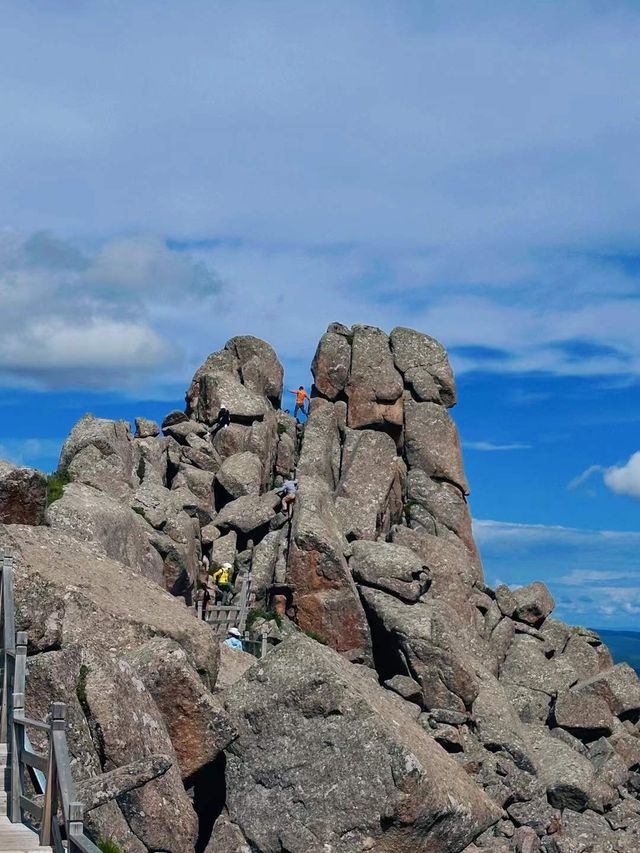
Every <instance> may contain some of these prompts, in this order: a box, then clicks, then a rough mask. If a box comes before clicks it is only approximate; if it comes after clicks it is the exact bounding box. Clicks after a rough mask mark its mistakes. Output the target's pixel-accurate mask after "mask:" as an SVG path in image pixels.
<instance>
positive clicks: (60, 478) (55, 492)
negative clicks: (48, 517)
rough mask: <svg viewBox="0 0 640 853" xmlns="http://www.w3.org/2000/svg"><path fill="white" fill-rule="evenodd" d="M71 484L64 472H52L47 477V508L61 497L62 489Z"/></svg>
mask: <svg viewBox="0 0 640 853" xmlns="http://www.w3.org/2000/svg"><path fill="white" fill-rule="evenodd" d="M70 482H71V478H70V477H69V475H68V474H67V472H66V471H54V472H53V474H48V475H47V506H51V504H52V503H53V502H54V501H57V500H58V499H59V498H61V497H62V493H63V491H64V487H65V486H67V485H68V484H69V483H70Z"/></svg>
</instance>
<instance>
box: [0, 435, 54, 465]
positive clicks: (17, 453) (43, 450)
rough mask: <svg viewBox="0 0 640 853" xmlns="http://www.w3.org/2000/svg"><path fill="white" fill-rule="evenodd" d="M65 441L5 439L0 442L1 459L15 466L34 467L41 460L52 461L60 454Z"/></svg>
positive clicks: (51, 439)
mask: <svg viewBox="0 0 640 853" xmlns="http://www.w3.org/2000/svg"><path fill="white" fill-rule="evenodd" d="M62 443H63V439H55V438H5V439H3V440H2V442H0V459H7V460H8V461H9V462H13V463H14V465H32V464H34V462H33V460H36V463H37V461H38V460H40V459H51V458H52V457H55V458H56V459H57V457H58V456H59V454H60V449H61V447H62Z"/></svg>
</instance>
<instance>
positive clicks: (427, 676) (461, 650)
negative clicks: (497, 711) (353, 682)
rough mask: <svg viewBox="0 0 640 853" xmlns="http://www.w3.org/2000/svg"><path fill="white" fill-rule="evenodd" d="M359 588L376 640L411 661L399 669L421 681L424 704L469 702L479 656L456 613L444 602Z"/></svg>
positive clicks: (454, 706)
mask: <svg viewBox="0 0 640 853" xmlns="http://www.w3.org/2000/svg"><path fill="white" fill-rule="evenodd" d="M360 593H361V596H362V599H363V601H364V603H365V607H366V612H367V614H368V616H369V619H370V621H371V622H372V623H373V624H374V625H375V626H376V630H377V636H378V637H379V641H378V642H379V643H380V644H381V645H383V646H384V649H385V654H387V655H388V654H389V653H390V652H391V651H392V650H393V649H395V650H396V654H398V652H400V653H401V654H400V655H398V657H399V658H400V659H402V660H404V661H406V665H408V667H409V671H408V672H405V673H401V674H406V675H410V676H411V677H412V678H413V679H415V681H417V682H418V683H419V684H420V685H421V686H422V691H423V697H424V698H423V703H424V706H425V708H449V709H451V710H454V711H463V712H464V711H465V710H466V709H467V708H469V707H470V706H471V704H472V703H473V701H474V699H475V698H476V696H477V694H478V690H479V683H478V678H477V675H476V667H475V665H474V664H477V662H476V661H475V658H474V656H473V645H472V641H471V635H470V632H468V631H466V630H465V628H464V626H463V625H462V623H461V622H460V620H459V619H458V617H457V615H456V613H455V612H454V611H453V610H452V609H451V608H450V607H449V606H448V605H447V604H446V603H445V602H432V601H429V602H425V603H418V604H404V603H403V602H400V601H398V599H397V598H395V597H394V596H391V595H388V594H387V593H384V592H380V591H379V590H376V589H370V588H368V587H361V590H360ZM381 632H382V635H381ZM375 653H376V648H375V646H374V655H375ZM383 674H385V673H383Z"/></svg>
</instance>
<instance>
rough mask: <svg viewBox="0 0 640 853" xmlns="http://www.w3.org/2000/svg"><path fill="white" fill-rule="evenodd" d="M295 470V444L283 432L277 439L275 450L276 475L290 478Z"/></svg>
mask: <svg viewBox="0 0 640 853" xmlns="http://www.w3.org/2000/svg"><path fill="white" fill-rule="evenodd" d="M295 468H296V443H295V440H294V439H293V438H291V436H290V435H289V434H288V433H286V432H284V433H282V435H281V436H280V438H279V439H278V446H277V448H276V474H279V475H280V476H281V477H284V478H285V479H286V478H290V477H291V476H292V474H293V473H294V471H295Z"/></svg>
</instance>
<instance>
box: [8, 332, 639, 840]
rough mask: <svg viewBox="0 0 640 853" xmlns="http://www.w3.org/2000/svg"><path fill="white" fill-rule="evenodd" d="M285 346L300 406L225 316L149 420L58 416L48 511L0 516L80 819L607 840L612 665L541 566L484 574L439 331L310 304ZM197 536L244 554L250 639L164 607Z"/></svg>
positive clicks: (632, 697)
mask: <svg viewBox="0 0 640 853" xmlns="http://www.w3.org/2000/svg"><path fill="white" fill-rule="evenodd" d="M312 370H313V374H314V380H315V381H314V386H313V390H312V400H311V405H310V414H309V417H308V420H306V422H305V424H304V425H302V424H298V423H297V422H296V419H295V418H294V417H292V416H291V415H290V414H288V413H286V412H283V411H280V410H279V406H280V401H281V395H282V375H283V371H282V367H281V365H280V364H279V362H278V360H277V358H276V356H275V353H274V351H273V350H272V348H271V347H270V346H269V345H268V344H266V343H264V342H262V341H258V340H257V339H255V338H250V337H239V338H233V339H232V340H230V341H229V342H228V343H227V344H226V345H225V347H224V348H223V349H222V350H220V351H219V352H216V353H213V354H212V355H210V356H209V358H208V359H207V360H206V362H205V363H204V364H203V365H202V366H201V367H200V368H199V369H198V370H197V371H196V374H195V376H194V379H193V382H192V383H191V386H190V388H189V390H188V392H187V405H186V410H185V411H184V412H180V411H177V410H174V411H172V412H169V413H168V415H167V416H166V417H165V418H164V420H163V421H162V426H161V430H160V428H159V427H158V425H157V424H155V423H154V422H150V421H147V420H146V419H143V418H139V419H138V420H137V421H136V433H135V436H132V434H131V431H130V428H129V426H128V424H125V423H124V422H114V421H107V420H103V419H97V418H94V417H93V416H86V417H85V418H83V419H82V420H81V421H80V422H79V423H78V424H77V425H76V427H74V429H73V430H72V433H71V435H70V436H69V439H68V440H67V442H66V443H65V446H64V448H63V452H62V455H61V461H60V469H61V472H63V473H65V474H66V475H67V476H68V478H69V480H70V481H71V482H70V484H69V485H68V486H66V488H65V492H64V495H63V496H62V497H61V498H60V499H59V500H57V501H56V502H54V503H53V504H52V505H51V507H50V508H49V510H48V514H47V520H48V523H49V525H50V526H49V527H48V528H47V527H38V528H36V527H28V526H19V525H11V526H9V527H7V528H5V529H3V530H2V532H1V534H0V543H2V542H7V543H9V544H10V545H11V547H12V548H13V549H14V550H15V551H16V553H17V556H18V571H17V580H16V598H17V602H18V616H17V621H18V624H19V627H20V628H24V629H25V630H27V631H28V632H29V642H30V646H29V649H30V660H29V671H30V678H31V679H32V682H31V683H32V684H35V685H36V686H37V688H38V693H37V695H36V696H35V697H34V696H31V697H30V698H29V697H28V700H27V701H28V704H29V706H30V709H31V714H32V715H33V716H38V717H42V716H44V715H45V713H46V703H47V702H48V700H49V699H51V698H55V699H63V700H64V701H66V702H67V703H68V706H69V721H70V726H69V741H70V749H71V753H72V756H73V761H74V774H75V776H76V777H77V778H76V781H77V784H78V788H79V790H86V791H88V792H89V793H90V792H91V791H94V792H95V798H96V801H95V807H94V808H92V809H91V810H90V811H89V812H88V814H87V825H88V826H89V827H90V829H91V831H92V832H93V834H94V835H95V836H96V837H98V836H99V835H101V836H104V837H109V836H113V837H114V839H115V840H116V841H117V842H118V843H119V844H120V846H121V847H122V849H123V850H127V851H132V853H146V851H152V850H166V851H171V853H173V851H176V853H194V851H195V850H197V851H198V853H202V851H205V853H207V851H208V853H222V851H224V853H249V851H251V853H263V851H264V853H268V851H271V850H273V851H274V853H275V851H278V853H282V851H284V850H288V851H291V852H292V853H294V851H305V853H306V851H310V852H311V853H314V851H318V853H320V851H321V853H329V851H331V853H363V851H365V850H376V851H378V850H379V851H382V853H391V851H394V853H395V851H398V853H404V851H407V853H408V851H412V853H413V851H423V853H427V851H433V853H435V851H452V853H453V851H462V850H466V851H467V853H474V852H475V853H477V851H478V850H489V851H493V853H498V851H505V853H517V851H521V853H524V851H527V853H534V852H535V851H538V853H540V851H541V853H586V850H587V849H589V845H591V848H592V851H593V853H596V851H600V850H602V851H612V853H630V851H632V850H633V851H635V850H636V849H637V848H638V844H637V842H638V833H639V832H640V728H639V719H640V682H638V679H637V677H636V676H635V673H634V672H633V671H632V670H631V669H630V667H627V666H626V665H620V664H618V665H614V663H613V661H612V660H611V656H610V655H609V653H608V651H607V649H606V647H605V646H604V645H603V644H602V642H601V641H600V638H599V637H598V636H597V634H595V633H594V632H593V631H589V630H587V629H583V628H573V627H571V626H570V625H567V624H565V623H563V622H559V621H558V620H555V619H553V618H552V612H553V607H554V602H553V598H552V596H551V595H550V593H549V591H548V590H547V589H546V587H545V586H544V585H543V584H539V583H532V584H529V585H528V586H524V587H520V588H517V589H513V590H512V589H510V588H509V587H507V586H505V585H502V586H499V587H498V588H497V589H496V590H493V589H492V588H490V587H489V586H488V585H487V584H486V583H485V580H484V575H483V571H482V564H481V561H480V557H479V554H478V551H477V548H476V546H475V542H474V539H473V533H472V526H471V516H470V512H469V505H468V500H467V499H468V493H469V485H468V482H467V479H466V476H465V472H464V466H463V462H462V455H461V450H460V441H459V438H458V434H457V430H456V427H455V423H454V420H453V419H452V417H451V416H450V414H449V412H448V409H449V408H450V407H451V406H453V405H454V404H455V402H456V388H455V381H454V378H453V373H452V371H451V367H450V365H449V361H448V358H447V355H446V352H445V350H444V349H443V348H442V346H441V345H440V344H439V343H438V342H437V341H435V340H434V339H433V338H430V337H429V336H427V335H424V334H421V333H419V332H416V331H413V330H410V329H405V328H398V329H394V330H393V331H392V332H391V334H390V335H386V334H385V333H384V332H383V331H382V330H380V329H377V328H374V327H371V326H360V325H358V326H354V327H352V328H348V327H346V326H342V325H340V324H337V323H334V324H332V325H331V326H330V327H329V328H328V330H327V332H326V333H325V335H323V337H322V339H321V341H320V344H319V346H318V349H317V352H316V355H315V358H314V361H313V365H312ZM296 384H297V383H296ZM221 406H225V407H226V408H228V409H229V412H230V424H229V425H228V426H223V427H221V428H218V427H217V426H214V422H215V420H216V418H217V415H218V411H219V409H220V407H221ZM160 432H162V434H160ZM292 475H293V476H295V477H296V478H297V479H298V483H299V490H298V494H297V497H296V500H295V502H294V504H293V517H292V519H291V520H289V519H288V518H287V515H286V513H285V512H284V511H283V507H282V504H281V496H280V493H279V486H280V484H281V483H282V480H283V478H285V477H287V478H288V477H290V476H292ZM40 482H41V480H40ZM0 494H2V492H1V490H0ZM23 503H25V505H27V504H28V503H29V501H28V500H26V498H25V499H23ZM36 503H37V501H36ZM0 506H1V502H0ZM14 507H15V501H14ZM14 511H15V509H14ZM33 517H34V516H31V517H30V519H29V523H35V522H33V521H32V518H33ZM12 520H14V521H15V516H13V517H12ZM203 556H205V557H206V558H207V559H208V560H209V561H210V563H211V564H212V565H214V566H215V565H217V564H220V563H223V562H224V563H229V564H230V565H231V566H232V568H233V570H234V573H235V581H234V583H235V594H236V596H238V593H239V591H240V588H241V585H242V581H243V580H244V579H249V581H250V584H251V587H250V589H251V598H250V600H251V604H252V606H253V607H254V608H255V609H257V610H258V612H256V613H254V614H253V615H252V616H251V618H250V620H249V621H250V622H251V621H253V625H254V627H255V626H263V625H264V626H268V627H269V630H270V632H271V633H270V642H271V643H273V642H275V643H280V646H279V648H278V649H277V650H276V651H272V652H270V653H269V655H268V656H267V658H266V659H264V660H261V661H259V662H256V661H255V658H253V657H252V656H250V655H246V654H244V653H243V652H239V651H235V650H232V649H230V648H228V647H227V646H225V645H224V644H223V645H222V648H221V650H220V649H219V647H218V641H217V639H216V638H215V637H213V635H212V633H211V631H210V629H209V628H208V627H207V626H206V625H204V624H203V623H199V622H198V621H197V620H196V619H195V617H194V613H193V610H192V609H191V608H190V607H188V606H187V605H188V604H190V602H191V601H192V597H193V592H194V590H195V587H196V584H197V583H198V580H199V579H200V580H202V579H203V578H204V575H203V569H202V565H203V563H202V562H201V558H202V557H203ZM204 563H205V564H206V560H204ZM176 597H178V598H176ZM237 600H238V599H237V597H236V601H237ZM272 610H274V611H276V612H275V613H272V612H268V611H272ZM265 611H267V612H265ZM305 633H306V634H307V635H309V636H308V637H305V636H304V634H305ZM220 654H221V655H222V657H221V660H222V665H221V666H220V665H219V659H220ZM216 678H217V681H216ZM124 696H126V697H127V700H126V703H125V702H123V700H122V697H124ZM129 697H131V698H130V699H129ZM129 741H131V742H133V743H135V748H134V749H133V750H130V749H128V748H127V744H128V743H129ZM158 756H160V757H158ZM158 762H159V763H158ZM156 770H158V772H157V773H156V772H155V771H156ZM101 774H106V776H105V777H104V778H102V776H101ZM101 779H102V781H100V780H101ZM132 782H136V784H130V783H132ZM83 786H84V787H83ZM118 786H120V788H118ZM185 786H187V787H188V788H189V793H188V794H187V793H186V792H185ZM116 789H117V790H116ZM114 791H115V792H116V793H115V794H114V796H112V797H109V796H107V794H108V793H109V792H112V793H113V792H114ZM90 795H91V796H92V797H93V794H90Z"/></svg>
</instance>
